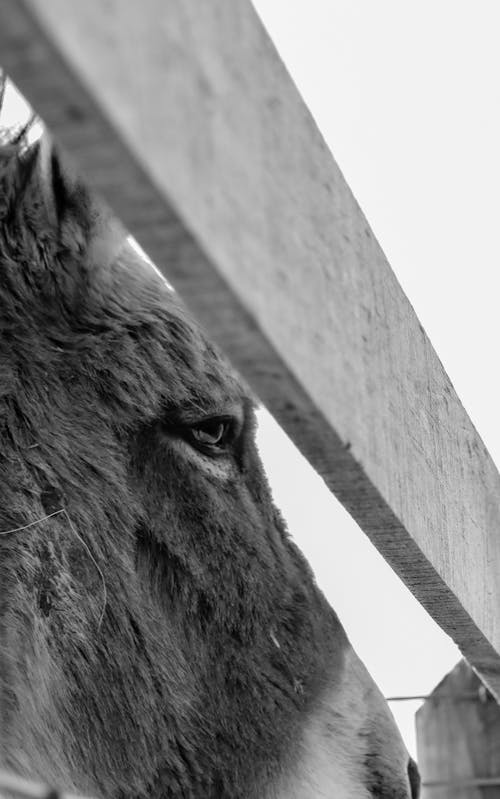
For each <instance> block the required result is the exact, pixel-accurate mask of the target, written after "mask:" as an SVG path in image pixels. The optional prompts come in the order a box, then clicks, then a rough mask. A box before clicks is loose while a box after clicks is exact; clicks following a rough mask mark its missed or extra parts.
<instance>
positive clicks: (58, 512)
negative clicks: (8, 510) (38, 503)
mask: <svg viewBox="0 0 500 799" xmlns="http://www.w3.org/2000/svg"><path fill="white" fill-rule="evenodd" d="M61 514H62V515H64V516H65V517H66V520H67V522H68V524H69V527H70V530H71V531H72V533H73V535H74V536H76V538H78V540H79V541H80V543H81V544H83V546H84V547H85V549H86V550H87V553H88V556H89V558H90V560H91V561H92V563H93V564H94V566H95V567H96V569H97V571H98V573H99V576H100V578H101V581H102V592H103V604H102V611H101V615H100V617H99V624H98V625H97V629H98V630H100V629H101V625H102V621H103V618H104V613H105V611H106V606H107V603H108V590H107V588H106V580H105V579H104V574H103V573H102V570H101V568H100V566H99V564H98V563H97V561H96V559H95V558H94V556H93V554H92V552H91V550H90V547H89V545H88V544H87V542H86V541H84V539H83V538H82V537H81V535H80V534H79V533H78V532H77V530H76V527H75V525H74V524H73V522H72V521H71V518H70V515H69V513H68V511H67V510H66V508H59V510H55V511H53V512H52V513H48V514H47V516H42V518H41V519H36V521H34V522H29V524H23V525H22V526H21V527H13V528H12V529H10V530H0V535H11V534H12V533H21V532H23V531H24V530H29V528H30V527H35V526H36V525H37V524H40V523H41V522H46V521H47V519H52V518H53V517H54V516H60V515H61Z"/></svg>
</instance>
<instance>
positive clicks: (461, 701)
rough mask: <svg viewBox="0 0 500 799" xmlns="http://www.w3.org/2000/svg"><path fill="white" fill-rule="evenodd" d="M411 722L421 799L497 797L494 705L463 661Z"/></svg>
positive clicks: (498, 716)
mask: <svg viewBox="0 0 500 799" xmlns="http://www.w3.org/2000/svg"><path fill="white" fill-rule="evenodd" d="M416 724H417V749H418V763H419V767H420V771H421V775H422V781H423V790H422V799H500V707H499V705H498V704H497V702H496V701H495V699H494V697H493V696H492V695H491V694H490V693H489V692H488V691H487V690H486V688H485V686H484V685H483V683H482V682H481V680H480V679H479V678H478V677H477V675H476V674H475V673H474V672H473V670H472V669H471V667H470V666H469V665H468V663H467V662H466V661H465V660H463V661H461V662H460V663H459V664H458V665H457V666H456V667H455V668H454V669H453V671H452V672H450V674H448V675H447V676H446V677H445V678H444V679H443V680H442V681H441V682H440V683H439V685H438V686H437V688H436V689H435V690H434V691H433V693H432V694H431V696H430V697H429V698H428V699H427V701H426V702H425V704H424V705H423V706H422V707H421V708H420V710H419V711H418V712H417V716H416Z"/></svg>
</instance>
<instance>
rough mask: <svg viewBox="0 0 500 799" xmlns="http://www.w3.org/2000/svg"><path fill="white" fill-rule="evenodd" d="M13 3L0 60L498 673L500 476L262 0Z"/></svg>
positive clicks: (448, 626)
mask: <svg viewBox="0 0 500 799" xmlns="http://www.w3.org/2000/svg"><path fill="white" fill-rule="evenodd" d="M0 15H1V18H0V63H1V64H2V65H3V66H4V67H5V68H6V69H7V71H8V72H9V73H10V74H11V76H12V78H13V79H14V80H15V81H16V82H17V84H18V85H19V87H20V88H21V90H22V91H23V92H24V93H25V94H26V96H27V97H28V99H30V100H31V101H32V103H33V104H34V106H35V108H36V109H37V110H38V111H39V113H40V114H41V115H42V116H43V117H44V119H45V120H46V122H47V123H48V124H49V126H50V127H51V128H52V130H53V131H54V133H55V135H56V137H57V138H58V139H59V140H60V141H61V143H62V144H63V145H64V146H65V147H66V149H67V150H68V152H69V153H70V154H71V156H72V157H73V158H74V160H75V161H76V162H77V164H78V165H79V166H80V168H81V170H82V172H83V174H84V175H86V176H87V177H88V179H89V181H91V183H92V184H93V185H94V186H95V187H96V188H97V189H98V190H99V191H100V192H101V193H102V195H103V196H104V197H105V198H106V199H107V200H108V202H109V203H110V204H111V206H112V207H113V208H114V209H115V210H116V212H117V213H118V214H119V215H120V217H121V218H122V219H123V221H124V222H125V224H126V225H127V226H128V227H129V228H130V230H131V232H132V233H133V234H134V235H135V236H136V237H137V239H138V240H139V241H140V242H141V244H142V246H143V247H144V248H145V249H146V250H147V251H148V252H149V254H150V255H151V257H152V258H153V259H154V260H155V262H156V263H157V265H158V267H159V268H160V269H161V270H162V271H163V272H164V273H165V275H166V276H167V277H168V279H169V280H170V281H171V282H172V283H173V284H174V286H175V287H176V288H177V289H178V290H179V291H180V293H181V294H182V295H183V296H184V298H185V300H186V301H187V302H188V304H190V305H191V307H192V308H193V310H194V312H195V313H196V314H197V315H198V317H199V318H200V320H201V321H202V323H203V324H204V325H205V326H206V328H207V329H208V331H209V332H210V333H211V334H212V336H213V337H214V338H215V339H216V340H217V341H218V342H219V343H220V344H222V346H223V347H224V348H225V350H226V351H227V353H228V354H229V356H230V357H231V358H232V360H233V361H234V363H235V365H236V366H237V367H238V368H239V369H240V370H241V372H242V373H243V374H244V375H245V376H246V377H247V379H248V380H249V381H250V383H251V384H252V386H253V387H254V389H255V390H256V391H257V393H258V394H259V395H260V397H261V398H262V400H263V401H264V402H265V403H266V404H267V406H268V407H269V408H270V410H271V411H272V412H273V413H274V414H275V416H276V417H277V418H278V420H279V421H280V423H281V424H282V425H283V427H284V428H285V429H286V430H287V432H288V433H289V434H290V435H291V437H292V438H293V439H294V441H295V442H296V443H297V445H298V446H299V447H300V449H301V450H302V451H303V452H304V454H305V455H306V456H307V457H308V458H309V460H310V462H311V463H312V464H313V465H314V466H315V468H316V469H317V470H318V471H319V472H320V473H321V474H322V475H323V477H324V478H325V480H326V481H327V483H328V485H329V486H330V487H331V489H332V490H333V491H334V492H335V494H336V495H337V496H338V497H339V499H340V500H341V501H342V502H343V503H344V505H345V506H346V507H347V508H348V510H349V511H350V512H351V513H352V514H353V516H354V517H355V518H356V519H357V521H358V522H359V524H360V525H361V526H362V527H363V529H364V530H365V532H366V533H367V534H368V535H369V536H370V538H371V539H372V540H373V542H374V543H375V545H376V546H377V547H378V549H379V550H380V551H381V552H382V554H383V555H384V556H385V557H386V558H387V559H388V560H389V562H390V563H391V564H392V565H393V567H394V568H395V569H396V571H397V572H398V573H399V574H400V575H401V577H402V578H403V580H405V582H406V583H407V584H408V585H409V587H410V588H411V590H412V591H413V593H414V594H415V595H416V596H417V597H418V599H420V601H421V602H422V603H423V604H424V605H425V607H426V608H427V609H428V611H429V612H430V613H431V615H432V616H433V617H434V618H435V619H436V620H437V621H438V622H439V624H441V626H442V627H443V628H444V629H445V630H446V631H447V632H448V633H449V634H450V635H451V636H452V637H453V638H454V639H455V641H456V642H457V643H458V644H459V646H460V647H461V648H462V650H463V651H464V653H466V655H467V656H468V658H469V659H470V660H471V662H472V663H473V664H474V665H475V666H476V667H477V668H478V670H479V671H480V672H481V674H482V676H483V677H484V678H485V679H486V680H487V681H488V682H489V684H490V685H491V686H492V688H494V689H495V690H496V691H497V693H499V694H500V654H499V653H500V579H499V574H500V537H499V534H498V533H499V530H500V477H499V475H498V472H497V470H496V468H495V466H494V464H493V463H492V461H491V459H490V457H489V455H488V453H487V452H486V450H485V447H484V445H483V443H482V441H481V439H480V438H479V436H478V435H477V433H476V431H475V430H474V428H473V426H472V424H471V422H470V420H469V419H468V417H467V414H466V413H465V411H464V410H463V408H462V406H461V404H460V402H459V400H458V398H457V397H456V394H455V392H454V390H453V388H452V386H451V384H450V381H449V379H448V378H447V376H446V374H445V372H444V370H443V367H442V365H441V363H440V362H439V359H438V358H437V356H436V354H435V352H434V350H433V349H432V346H431V345H430V343H429V341H428V339H427V337H426V335H425V333H424V331H423V329H422V327H421V326H420V324H419V322H418V319H417V318H416V316H415V314H414V312H413V310H412V308H411V306H410V304H409V302H408V301H407V299H406V298H405V296H404V294H403V292H402V290H401V288H400V286H399V284H398V283H397V280H396V278H395V276H394V274H393V273H392V271H391V269H390V267H389V265H388V263H387V261H386V259H385V257H384V255H383V253H382V251H381V249H380V247H379V245H378V243H377V241H376V239H375V237H374V235H373V233H372V232H371V230H370V228H369V226H368V224H367V222H366V220H365V218H364V216H363V214H362V212H361V211H360V209H359V207H358V205H357V204H356V201H355V200H354V198H353V196H352V194H351V192H350V190H349V188H348V186H347V185H346V183H345V180H344V179H343V177H342V174H341V173H340V171H339V169H338V167H337V165H336V164H335V162H334V160H333V158H332V156H331V154H330V153H329V151H328V149H327V148H326V146H325V143H324V141H323V140H322V138H321V136H320V134H319V132H318V130H317V129H316V127H315V124H314V122H313V120H312V119H311V117H310V115H309V113H308V111H307V109H306V107H305V106H304V103H303V101H302V100H301V98H300V96H299V95H298V93H297V90H296V89H295V87H294V85H293V83H292V81H291V80H290V78H289V76H288V74H287V73H286V70H285V68H284V67H283V65H282V63H281V61H280V59H279V57H278V56H277V54H276V52H275V50H274V47H273V45H272V43H271V42H270V40H269V38H268V36H267V34H266V33H265V31H264V29H263V27H262V25H261V23H260V22H259V19H258V18H257V16H256V14H255V12H254V10H253V8H252V6H251V5H250V3H249V2H248V0H231V2H230V3H228V2H225V0H206V2H204V3H199V2H198V0H142V2H141V3H123V2H120V0H93V2H91V3H81V2H78V0H23V1H22V2H21V0H0ZM328 99H329V98H325V101H328ZM422 234H423V235H425V231H423V233H422ZM445 311H446V309H443V312H445ZM304 501H307V498H305V500H304ZM355 579H356V575H353V580H355Z"/></svg>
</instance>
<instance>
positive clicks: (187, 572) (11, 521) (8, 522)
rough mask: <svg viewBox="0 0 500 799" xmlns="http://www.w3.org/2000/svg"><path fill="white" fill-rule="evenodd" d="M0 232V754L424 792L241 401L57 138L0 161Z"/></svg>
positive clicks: (79, 778)
mask: <svg viewBox="0 0 500 799" xmlns="http://www.w3.org/2000/svg"><path fill="white" fill-rule="evenodd" d="M0 226H1V230H0V487H1V490H0V531H1V533H2V534H1V535H0V582H1V592H0V675H1V678H0V709H1V713H2V725H1V733H0V762H2V764H3V765H4V766H7V767H9V768H12V769H15V770H16V771H18V772H20V773H22V774H24V775H26V776H32V777H38V778H43V779H45V780H49V781H51V782H54V783H56V784H60V785H63V786H65V787H67V788H69V789H74V790H75V789H76V790H78V791H80V792H87V793H93V794H95V795H102V796H106V797H121V798H123V799H125V798H128V797H151V798H152V799H155V797H158V798H159V797H195V798H197V797H205V798H206V797H214V799H215V797H217V798H218V799H223V798H224V797H226V798H227V799H238V797H241V798H242V799H243V797H248V798H250V797H253V798H256V797H268V798H269V799H271V797H275V798H276V799H278V798H279V799H285V797H288V798H290V797H297V798H299V797H300V798H301V799H312V797H320V796H325V797H326V796H328V797H332V796H333V797H336V798H337V799H350V798H351V797H352V798H353V799H354V797H356V799H368V797H382V796H383V797H386V799H407V798H408V797H410V796H416V795H417V794H416V787H415V778H414V776H412V770H413V766H410V777H409V775H408V767H409V766H408V764H409V758H408V755H407V753H406V750H405V748H404V746H403V744H402V742H401V739H400V737H399V733H398V732H397V730H396V728H395V725H394V722H393V720H392V717H391V716H390V714H389V712H388V710H387V708H386V705H385V702H384V700H383V699H382V697H381V696H380V695H379V693H378V691H377V689H376V687H375V686H374V684H373V682H372V680H371V678H370V677H369V676H368V674H367V673H366V671H365V670H364V668H363V666H362V665H361V663H360V661H359V660H358V659H357V657H356V655H355V654H354V653H353V651H352V649H351V647H350V645H349V643H348V640H347V638H346V635H345V633H344V631H343V629H342V626H341V625H340V623H339V621H338V619H337V617H336V615H335V613H334V612H333V611H332V610H331V608H330V607H329V606H328V604H327V603H326V601H325V599H324V598H323V596H322V594H321V593H320V591H319V590H318V588H317V587H316V585H315V582H314V579H313V576H312V574H311V572H310V570H309V568H308V566H307V564H306V562H305V561H304V558H303V557H302V555H301V554H300V552H299V551H298V550H297V548H296V547H295V546H294V544H293V543H292V542H291V541H290V539H289V538H288V535H287V532H286V529H285V525H284V523H283V520H282V519H281V517H280V515H279V513H278V511H277V510H276V508H275V507H274V506H273V503H272V500H271V496H270V491H269V487H268V484H267V482H266V478H265V476H264V473H263V469H262V466H261V464H260V461H259V457H258V454H257V451H256V447H255V442H254V430H255V420H254V412H253V401H252V399H251V396H250V394H249V391H248V390H247V388H246V387H245V386H244V385H243V384H242V382H241V381H240V379H239V378H238V376H237V375H236V374H235V373H234V372H233V370H232V369H231V367H230V366H229V365H228V363H227V362H226V361H225V360H224V358H223V357H222V356H221V354H220V353H219V352H218V351H217V350H216V349H215V348H214V346H213V345H212V344H211V343H210V342H209V341H208V340H207V339H206V338H205V336H204V335H203V333H202V332H201V331H200V329H199V328H198V326H197V325H196V324H195V322H194V321H193V320H192V319H191V318H190V317H189V316H188V314H187V313H186V311H185V310H184V308H183V307H182V305H181V304H180V302H179V301H178V299H177V298H176V296H175V295H174V294H173V292H172V291H170V290H169V288H168V287H167V285H166V284H165V283H164V282H163V281H162V279H161V278H160V276H159V275H157V274H156V273H155V271H154V270H153V269H152V268H151V267H150V266H149V265H148V264H147V263H146V262H145V261H144V260H142V259H141V258H140V256H138V255H137V254H136V253H135V251H134V250H133V249H132V248H131V247H130V246H129V245H128V244H127V239H126V236H125V234H124V232H123V231H122V230H121V229H120V228H119V227H118V226H117V225H116V223H114V222H113V221H112V220H111V218H110V217H109V216H107V215H106V214H105V212H104V211H103V209H102V208H101V207H100V206H98V205H97V204H96V202H95V201H94V200H93V199H92V198H91V196H90V195H89V193H88V192H87V191H86V190H85V188H84V187H83V186H82V185H81V183H80V182H79V181H77V180H75V179H72V178H70V177H69V176H68V174H67V173H65V171H64V170H63V168H62V166H61V162H60V160H59V158H58V157H57V155H56V154H55V153H54V152H53V150H52V148H51V147H50V145H49V146H48V147H46V146H45V145H43V146H40V145H34V146H31V147H28V146H26V145H25V144H23V142H22V140H21V141H13V142H12V141H11V143H10V144H6V145H5V146H3V147H2V148H0ZM411 780H413V787H410V782H411Z"/></svg>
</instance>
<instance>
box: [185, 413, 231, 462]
mask: <svg viewBox="0 0 500 799" xmlns="http://www.w3.org/2000/svg"><path fill="white" fill-rule="evenodd" d="M184 433H185V437H186V439H187V440H188V441H189V443H190V444H192V445H193V446H194V447H196V448H197V449H199V450H201V451H202V452H205V453H207V454H209V455H210V454H211V455H220V454H223V453H224V452H225V451H226V450H227V448H228V447H229V446H230V444H231V443H232V442H233V440H234V436H235V423H234V420H233V419H232V418H230V417H225V416H217V417H214V418H212V419H204V420H203V421H202V422H197V423H196V424H193V425H189V427H185V428H184Z"/></svg>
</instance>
